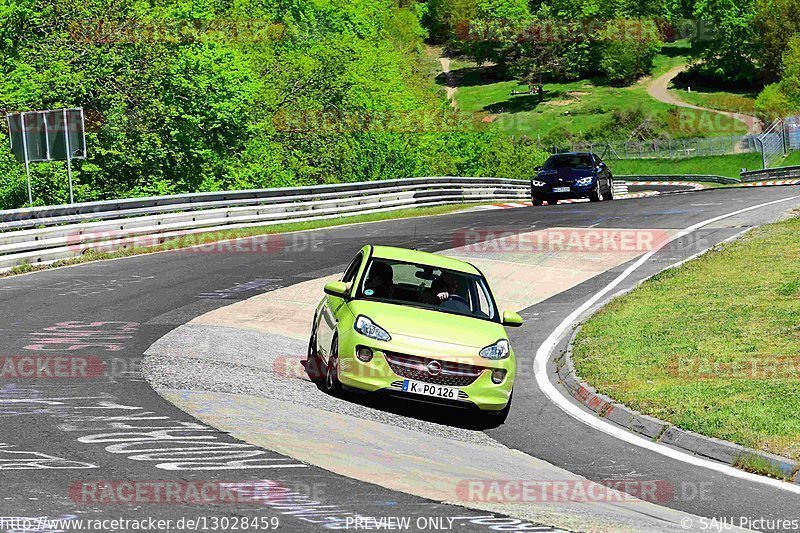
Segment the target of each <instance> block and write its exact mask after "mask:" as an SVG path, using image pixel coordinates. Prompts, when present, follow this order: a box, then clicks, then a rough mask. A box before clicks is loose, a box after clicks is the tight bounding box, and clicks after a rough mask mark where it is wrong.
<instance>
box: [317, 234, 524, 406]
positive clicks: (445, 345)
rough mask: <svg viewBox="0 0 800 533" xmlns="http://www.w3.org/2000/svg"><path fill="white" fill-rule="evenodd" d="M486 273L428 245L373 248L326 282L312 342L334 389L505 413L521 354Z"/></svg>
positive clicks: (514, 317)
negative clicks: (424, 249)
mask: <svg viewBox="0 0 800 533" xmlns="http://www.w3.org/2000/svg"><path fill="white" fill-rule="evenodd" d="M520 325H522V319H521V318H520V316H519V315H518V314H517V313H514V312H511V311H506V312H503V313H501V312H500V311H499V310H498V309H497V304H496V303H495V301H494V297H493V296H492V293H491V291H490V290H489V285H488V283H487V282H486V279H485V278H484V276H483V274H481V272H480V270H478V269H477V268H475V267H474V266H473V265H471V264H469V263H465V262H463V261H459V260H456V259H452V258H449V257H444V256H441V255H435V254H431V253H427V252H419V251H415V250H406V249H402V248H392V247H386V246H365V247H364V248H362V249H361V251H359V252H358V254H357V255H356V257H355V258H354V259H353V261H352V262H351V263H350V265H349V266H348V267H347V269H346V270H345V272H344V274H343V275H342V278H341V280H340V281H333V282H330V283H328V284H327V285H325V297H324V298H323V299H322V301H321V302H320V303H319V305H318V306H317V309H316V312H315V314H314V322H313V326H312V330H311V339H310V342H309V348H308V359H309V366H310V367H312V368H319V369H321V372H320V375H319V377H320V380H321V381H322V383H323V386H324V388H325V390H327V391H328V392H330V393H337V392H339V391H340V389H342V388H346V389H355V390H358V391H366V392H379V391H380V392H384V393H389V394H392V395H397V396H401V397H404V398H407V399H413V400H422V401H432V402H435V403H444V404H450V405H455V406H461V407H477V408H479V409H481V410H483V411H486V412H488V413H490V414H497V415H500V416H502V417H505V415H507V413H508V408H509V406H510V404H511V392H512V390H513V387H514V377H515V374H516V361H515V358H514V352H513V350H512V349H511V345H510V344H509V342H508V336H507V334H506V331H505V328H504V326H520Z"/></svg>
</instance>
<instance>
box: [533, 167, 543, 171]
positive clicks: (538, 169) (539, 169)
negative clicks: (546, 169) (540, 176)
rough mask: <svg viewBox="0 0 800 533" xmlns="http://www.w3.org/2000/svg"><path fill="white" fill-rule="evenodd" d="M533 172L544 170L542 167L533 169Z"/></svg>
mask: <svg viewBox="0 0 800 533" xmlns="http://www.w3.org/2000/svg"><path fill="white" fill-rule="evenodd" d="M533 170H535V171H537V172H541V170H542V167H533Z"/></svg>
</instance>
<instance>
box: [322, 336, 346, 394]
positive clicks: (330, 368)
mask: <svg viewBox="0 0 800 533" xmlns="http://www.w3.org/2000/svg"><path fill="white" fill-rule="evenodd" d="M323 386H324V387H325V392H327V393H328V394H332V395H334V396H335V395H337V394H339V393H340V392H341V391H342V384H341V382H340V381H339V339H338V338H336V337H334V338H333V342H331V351H330V354H329V355H328V364H327V365H325V382H324V383H323Z"/></svg>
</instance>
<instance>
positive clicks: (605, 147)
mask: <svg viewBox="0 0 800 533" xmlns="http://www.w3.org/2000/svg"><path fill="white" fill-rule="evenodd" d="M759 149H760V148H759V145H758V142H757V138H756V136H755V135H744V136H742V135H731V136H726V137H707V138H700V139H667V140H654V141H646V142H645V141H627V142H594V143H593V142H583V143H573V144H572V145H570V146H568V147H553V149H552V151H553V152H562V151H572V152H594V153H596V154H598V155H599V156H600V157H602V158H604V159H675V158H683V157H700V156H715V155H730V154H745V153H751V152H758V151H759Z"/></svg>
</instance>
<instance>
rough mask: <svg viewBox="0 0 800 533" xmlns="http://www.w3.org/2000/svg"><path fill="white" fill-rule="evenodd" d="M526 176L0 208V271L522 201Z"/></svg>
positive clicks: (526, 189) (527, 191) (527, 188)
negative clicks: (306, 223)
mask: <svg viewBox="0 0 800 533" xmlns="http://www.w3.org/2000/svg"><path fill="white" fill-rule="evenodd" d="M529 195H530V182H529V181H528V180H511V179H501V178H457V177H442V178H409V179H400V180H386V181H376V182H359V183H345V184H335V185H319V186H310V187H291V188H276V189H263V190H249V191H230V192H219V193H217V192H213V193H198V194H183V195H174V196H159V197H150V198H136V199H128V200H112V201H107V202H91V203H83V204H75V205H63V206H48V207H37V208H33V209H15V210H7V211H0V270H7V269H9V268H12V267H14V266H18V265H23V264H26V263H30V264H37V263H49V262H53V261H56V260H59V259H65V258H69V257H75V256H79V255H81V254H83V253H84V252H86V251H87V250H89V249H101V250H103V251H112V250H120V249H124V248H130V247H132V246H141V245H142V243H143V242H146V243H148V244H149V245H151V246H152V245H156V244H160V243H162V242H165V241H167V240H170V239H175V238H178V237H185V236H187V235H193V234H198V233H203V232H209V231H217V230H224V229H236V228H245V227H254V226H266V225H273V224H281V223H285V222H294V221H299V220H318V219H325V218H337V217H341V216H344V215H355V214H362V213H375V212H380V211H391V210H396V209H403V208H408V207H414V206H435V205H443V204H456V203H471V202H488V201H495V200H500V201H502V200H512V201H513V200H527V199H528V197H529Z"/></svg>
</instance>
